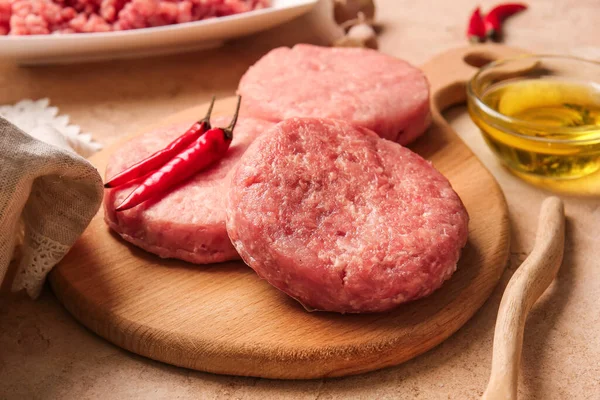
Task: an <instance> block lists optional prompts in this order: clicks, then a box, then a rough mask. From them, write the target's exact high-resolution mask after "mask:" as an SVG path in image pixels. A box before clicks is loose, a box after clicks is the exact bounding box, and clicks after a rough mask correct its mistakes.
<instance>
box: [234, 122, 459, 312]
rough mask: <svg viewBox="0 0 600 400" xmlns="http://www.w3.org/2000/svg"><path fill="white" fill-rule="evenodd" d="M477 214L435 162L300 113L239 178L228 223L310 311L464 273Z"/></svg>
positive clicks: (264, 270) (415, 294)
mask: <svg viewBox="0 0 600 400" xmlns="http://www.w3.org/2000/svg"><path fill="white" fill-rule="evenodd" d="M468 220H469V217H468V214H467V212H466V210H465V208H464V206H463V204H462V202H461V200H460V198H459V197H458V195H457V194H456V192H454V190H453V189H452V187H451V186H450V183H449V182H448V180H446V178H445V177H444V176H443V175H442V174H440V173H439V172H438V171H437V170H436V169H435V168H433V167H432V166H431V164H430V163H429V162H427V161H426V160H424V159H422V158H421V157H420V156H418V155H417V154H415V153H413V152H411V151H410V150H408V149H406V148H404V147H402V146H400V145H399V144H397V143H394V142H391V141H388V140H382V139H380V138H378V137H377V136H376V135H375V134H374V133H373V132H371V131H369V130H367V129H364V128H355V127H353V126H352V125H350V124H348V123H346V122H343V121H335V120H322V119H300V118H294V119H290V120H287V121H284V122H281V123H279V124H278V125H276V126H275V127H274V128H273V129H271V130H270V131H268V132H266V133H265V134H264V135H262V136H261V137H260V138H258V139H257V140H256V141H255V142H254V143H253V144H252V145H251V146H250V148H249V149H248V151H247V152H246V153H245V154H244V156H243V157H242V159H241V160H240V162H239V163H238V166H237V168H236V169H235V170H234V172H233V175H232V182H231V185H230V190H229V193H228V205H227V231H228V233H229V237H230V238H231V240H232V242H233V244H234V246H235V248H236V249H237V251H238V252H239V253H240V255H241V256H242V258H243V259H244V261H245V262H246V263H247V264H248V265H249V266H250V267H252V268H253V269H254V270H255V271H256V272H257V273H258V275H260V276H261V277H262V278H264V279H266V280H267V281H269V282H270V283H271V284H272V285H274V286H275V287H277V288H279V289H281V290H282V291H284V292H285V293H287V294H289V295H290V296H292V297H294V298H296V299H297V300H299V301H300V302H301V303H303V304H304V305H305V306H307V307H308V308H314V309H318V310H328V311H338V312H377V311H385V310H389V309H391V308H393V307H395V306H397V305H398V304H400V303H404V302H406V301H409V300H414V299H417V298H420V297H423V296H427V295H429V294H430V293H431V292H433V291H434V290H436V289H437V288H439V287H440V286H441V285H442V283H443V282H444V281H445V280H446V279H448V278H449V277H450V276H451V275H452V273H453V272H454V271H455V270H456V263H457V260H458V258H459V255H460V251H461V248H462V247H463V246H464V245H465V243H466V241H467V231H468V229H467V225H468Z"/></svg>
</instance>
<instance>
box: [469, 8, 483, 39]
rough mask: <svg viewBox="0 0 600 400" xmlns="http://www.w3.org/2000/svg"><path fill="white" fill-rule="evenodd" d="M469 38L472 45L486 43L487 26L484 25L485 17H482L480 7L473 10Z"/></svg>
mask: <svg viewBox="0 0 600 400" xmlns="http://www.w3.org/2000/svg"><path fill="white" fill-rule="evenodd" d="M467 38H468V39H469V41H470V42H471V43H479V42H483V41H485V26H484V24H483V17H482V16H481V9H480V8H479V7H477V8H476V9H475V10H473V14H471V18H470V19H469V27H468V28H467Z"/></svg>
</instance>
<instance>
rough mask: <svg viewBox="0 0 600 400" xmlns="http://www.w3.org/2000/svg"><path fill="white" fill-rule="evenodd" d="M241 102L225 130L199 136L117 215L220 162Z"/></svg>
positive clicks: (156, 174)
mask: <svg viewBox="0 0 600 400" xmlns="http://www.w3.org/2000/svg"><path fill="white" fill-rule="evenodd" d="M240 102H241V97H239V96H238V103H237V107H236V110H235V114H234V116H233V119H232V120H231V124H230V125H229V126H228V127H227V128H213V129H210V130H209V131H207V132H206V133H205V134H204V135H202V136H200V137H199V138H198V139H197V140H196V141H195V142H194V143H193V144H192V145H190V146H189V147H188V148H187V149H185V150H184V151H182V152H181V153H179V154H178V155H177V156H176V157H175V158H173V159H172V160H171V161H169V162H168V163H166V164H165V165H163V166H162V167H161V168H160V169H159V170H158V171H156V172H154V173H152V174H151V175H150V176H148V177H147V178H146V179H145V180H144V182H142V184H141V185H139V186H138V187H137V188H136V189H135V190H134V191H133V192H131V194H130V195H129V196H127V198H125V200H123V202H122V203H121V204H120V205H119V206H118V207H117V208H116V211H124V210H128V209H130V208H133V207H135V206H137V205H138V204H141V203H143V202H144V201H146V200H148V199H150V198H152V197H154V196H157V195H161V194H162V193H164V192H166V191H167V190H169V189H170V188H172V187H173V186H175V185H177V184H179V183H181V182H183V181H185V180H186V179H188V178H190V177H192V176H193V175H195V174H196V173H197V172H199V171H202V170H203V169H205V168H207V167H208V166H210V165H211V164H213V163H214V162H216V161H219V160H220V159H222V158H223V157H224V156H225V153H227V150H228V149H229V146H230V145H231V140H232V139H233V129H234V128H235V124H236V122H237V117H238V114H239V110H240Z"/></svg>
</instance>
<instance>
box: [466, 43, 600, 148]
mask: <svg viewBox="0 0 600 400" xmlns="http://www.w3.org/2000/svg"><path fill="white" fill-rule="evenodd" d="M524 59H532V60H541V59H562V60H569V61H575V62H581V63H586V64H592V65H595V66H597V67H598V69H599V70H600V61H594V60H589V59H586V58H582V57H576V56H569V55H558V54H524V55H520V56H516V57H506V58H500V59H498V60H494V61H492V62H490V63H488V64H486V65H484V66H483V67H481V68H479V69H478V70H477V72H476V73H475V74H474V75H473V76H472V77H471V79H469V81H468V82H467V88H466V89H467V99H471V100H472V101H473V102H474V103H475V105H476V106H477V108H479V109H480V110H481V111H482V112H483V113H484V114H486V115H489V116H492V117H494V118H496V119H499V120H501V121H504V122H506V123H509V124H518V125H520V126H526V127H529V128H532V129H536V128H537V129H540V130H543V129H545V128H547V127H546V126H544V125H542V124H538V123H535V122H530V121H526V120H523V119H519V118H514V117H511V116H508V115H505V114H502V113H501V112H499V111H496V110H494V109H493V108H491V107H490V106H488V105H487V104H486V103H485V102H484V101H483V100H482V99H481V97H480V96H479V95H478V94H477V93H476V92H475V89H474V84H475V82H476V81H477V79H478V78H479V77H480V76H481V74H482V73H484V72H486V71H488V70H490V69H492V68H495V67H498V66H499V65H503V64H507V63H510V62H514V61H518V60H524ZM593 84H597V85H598V87H599V90H600V80H599V81H598V82H597V83H596V82H593ZM487 123H490V122H489V121H487ZM490 125H492V126H494V127H495V128H497V129H499V130H501V131H503V132H504V133H507V134H510V135H513V136H515V137H519V138H522V139H526V140H532V141H536V142H542V143H557V144H558V143H562V144H564V143H585V142H589V141H596V140H598V139H600V132H599V133H598V135H593V136H592V137H591V138H584V139H557V138H546V137H540V136H529V135H523V134H521V133H518V132H515V131H513V130H511V129H509V128H507V127H505V126H498V125H496V124H494V123H490ZM588 129H589V128H585V127H581V126H575V127H560V131H561V132H564V133H578V132H585V131H586V130H588ZM599 131H600V128H599Z"/></svg>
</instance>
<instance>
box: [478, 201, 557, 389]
mask: <svg viewBox="0 0 600 400" xmlns="http://www.w3.org/2000/svg"><path fill="white" fill-rule="evenodd" d="M564 241H565V216H564V206H563V203H562V201H561V200H560V199H559V198H557V197H549V198H547V199H546V200H545V201H544V202H543V203H542V209H541V211H540V216H539V221H538V229H537V235H536V239H535V246H534V248H533V251H532V252H531V254H529V257H527V259H526V260H525V261H524V262H523V264H521V266H520V267H519V269H517V272H515V274H514V275H513V276H512V278H511V279H510V281H509V282H508V286H507V287H506V290H505V291H504V295H503V296H502V301H501V302H500V309H499V311H498V319H497V321H496V330H495V332H494V350H493V356H492V372H491V376H490V381H489V383H488V387H487V389H486V391H485V393H484V394H483V399H485V400H495V399H503V400H508V399H516V398H517V381H518V373H519V365H520V363H521V348H522V346H523V332H524V329H525V320H526V319H527V314H528V313H529V310H531V307H532V306H533V304H534V303H535V302H536V301H537V299H538V298H539V297H540V296H541V294H542V293H543V292H544V291H545V290H546V288H547V287H548V286H549V285H550V283H551V282H552V281H553V280H554V278H555V276H556V274H557V272H558V269H559V267H560V264H561V262H562V258H563V248H564Z"/></svg>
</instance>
